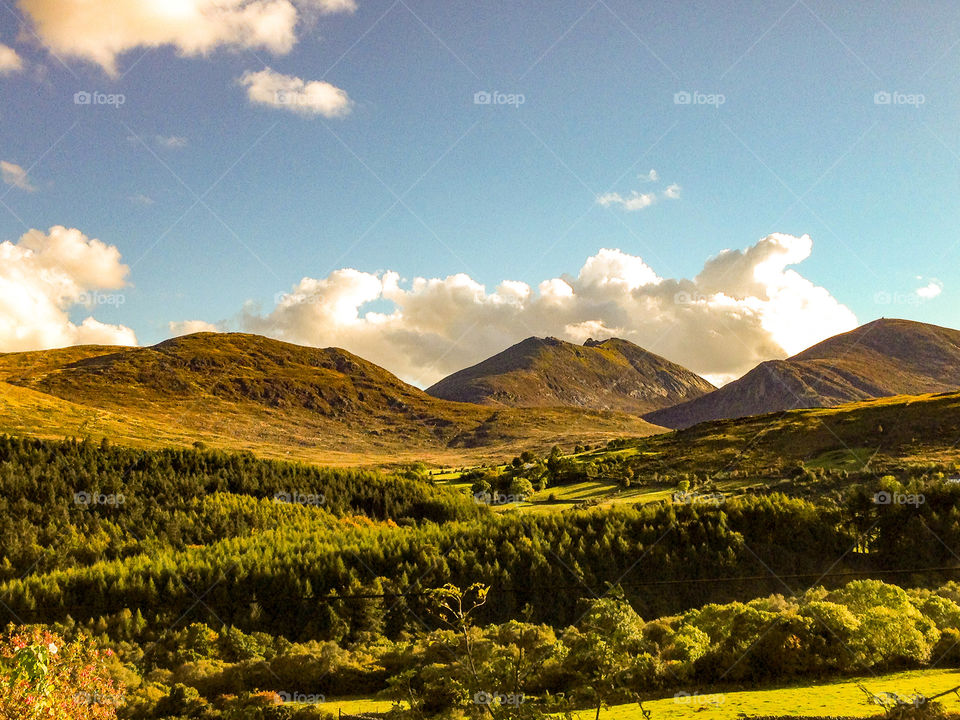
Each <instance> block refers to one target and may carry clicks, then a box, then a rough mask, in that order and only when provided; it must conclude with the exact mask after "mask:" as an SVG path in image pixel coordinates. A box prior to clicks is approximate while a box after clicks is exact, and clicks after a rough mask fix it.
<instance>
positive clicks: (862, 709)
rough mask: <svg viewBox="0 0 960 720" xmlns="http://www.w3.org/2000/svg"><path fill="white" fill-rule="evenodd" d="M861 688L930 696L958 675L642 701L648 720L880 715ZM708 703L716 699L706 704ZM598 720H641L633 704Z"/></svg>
mask: <svg viewBox="0 0 960 720" xmlns="http://www.w3.org/2000/svg"><path fill="white" fill-rule="evenodd" d="M858 682H860V683H863V684H864V685H865V686H866V687H867V688H868V689H869V690H870V691H871V692H873V693H880V692H896V693H899V694H901V695H909V694H912V693H914V692H917V691H919V692H922V693H924V694H925V695H934V694H936V693H938V692H942V691H944V690H949V689H950V688H953V687H956V686H957V685H960V672H958V671H957V670H914V671H909V672H899V673H894V674H891V675H884V676H879V677H862V678H848V679H844V680H834V681H828V682H823V683H816V684H812V685H811V684H806V685H795V686H791V687H781V688H772V689H769V690H747V691H742V692H727V693H721V694H711V693H703V694H702V695H701V697H700V698H694V697H689V698H686V700H687V702H682V701H680V700H681V699H678V698H675V697H674V696H670V697H665V698H661V699H658V700H652V701H650V702H644V704H643V707H644V709H646V710H649V711H650V712H651V713H652V715H651V720H688V719H689V718H691V717H696V718H698V719H699V720H737V717H738V715H739V714H740V713H745V714H746V715H747V716H748V717H750V716H764V715H794V716H802V715H807V716H813V717H818V716H838V715H839V716H850V717H871V716H877V715H882V711H881V709H880V708H879V707H878V706H876V705H870V704H868V703H867V702H866V695H864V693H863V692H862V691H861V690H860V689H859V688H858V687H857V683H858ZM710 698H716V699H719V700H721V702H720V703H719V704H717V705H712V704H709V702H706V701H708V700H709V699H710ZM941 702H943V705H944V708H945V709H946V710H948V711H960V700H958V699H957V697H956V696H947V697H945V698H942V699H941ZM574 716H575V717H578V718H581V719H582V720H593V717H594V713H593V711H587V710H582V711H578V712H576V713H574ZM600 718H601V720H644V719H643V714H642V713H641V712H640V706H639V705H637V704H636V703H631V704H626V705H615V706H612V707H610V708H605V709H603V710H602V711H601V712H600Z"/></svg>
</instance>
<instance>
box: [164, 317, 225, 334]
mask: <svg viewBox="0 0 960 720" xmlns="http://www.w3.org/2000/svg"><path fill="white" fill-rule="evenodd" d="M168 327H169V328H170V332H171V333H173V334H174V335H175V336H179V335H191V334H193V333H199V332H223V331H222V330H221V329H220V327H219V326H217V325H214V324H213V323H208V322H207V321H205V320H183V321H181V322H171V323H169V324H168Z"/></svg>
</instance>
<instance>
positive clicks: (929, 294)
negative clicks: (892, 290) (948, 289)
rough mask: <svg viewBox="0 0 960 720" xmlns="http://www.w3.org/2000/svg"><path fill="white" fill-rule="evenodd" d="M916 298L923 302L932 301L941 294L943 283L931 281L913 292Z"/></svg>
mask: <svg viewBox="0 0 960 720" xmlns="http://www.w3.org/2000/svg"><path fill="white" fill-rule="evenodd" d="M915 292H916V293H917V297H919V298H921V299H923V300H933V299H934V298H935V297H937V296H938V295H939V294H940V293H942V292H943V283H942V282H940V281H939V280H931V281H930V282H929V283H927V284H926V285H924V286H923V287H921V288H917V289H916V290H915Z"/></svg>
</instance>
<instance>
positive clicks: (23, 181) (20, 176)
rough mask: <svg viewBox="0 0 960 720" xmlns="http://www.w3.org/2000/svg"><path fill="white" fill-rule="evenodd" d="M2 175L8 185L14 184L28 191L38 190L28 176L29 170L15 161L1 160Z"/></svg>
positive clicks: (0, 175) (0, 169)
mask: <svg viewBox="0 0 960 720" xmlns="http://www.w3.org/2000/svg"><path fill="white" fill-rule="evenodd" d="M0 177H2V178H3V181H4V182H5V183H6V184H7V185H12V186H13V187H15V188H20V189H21V190H26V191H27V192H35V191H36V188H35V187H34V186H33V184H32V183H31V182H30V178H28V177H27V171H26V170H24V169H23V168H22V167H20V166H19V165H17V164H15V163H12V162H7V161H6V160H0Z"/></svg>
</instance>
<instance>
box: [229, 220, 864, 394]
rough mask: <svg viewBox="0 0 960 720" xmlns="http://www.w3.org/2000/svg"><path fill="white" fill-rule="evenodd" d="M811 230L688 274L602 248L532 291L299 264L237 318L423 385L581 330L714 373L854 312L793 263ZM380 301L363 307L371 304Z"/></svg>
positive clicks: (246, 326) (776, 353)
mask: <svg viewBox="0 0 960 720" xmlns="http://www.w3.org/2000/svg"><path fill="white" fill-rule="evenodd" d="M811 251H812V242H811V240H810V238H809V237H807V236H803V237H799V238H798V237H793V236H790V235H781V234H774V235H771V236H769V237H767V238H764V239H763V240H761V241H759V242H758V243H757V244H755V245H753V246H751V247H748V248H747V249H745V250H742V251H741V250H727V251H724V252H722V253H720V254H719V255H717V256H715V257H713V258H711V259H709V260H708V261H707V262H706V263H705V265H704V268H703V270H702V271H701V272H700V274H698V275H697V276H696V277H695V278H693V279H692V280H689V279H669V278H662V277H659V276H658V275H657V274H656V272H655V271H654V270H653V269H652V268H651V267H650V266H648V265H647V264H646V263H645V262H644V261H643V259H642V258H639V257H636V256H634V255H630V254H628V253H625V252H622V251H620V250H613V249H603V250H600V251H599V252H598V253H596V254H595V255H593V256H592V257H590V258H588V259H587V260H586V262H585V263H584V264H583V267H582V268H581V269H580V271H579V272H578V274H577V275H576V277H572V276H566V275H565V276H563V277H558V278H549V279H547V280H544V281H543V282H541V283H540V284H539V285H538V287H537V289H536V290H534V289H533V288H531V287H530V286H529V285H528V284H526V283H522V282H516V281H506V282H503V283H501V284H500V285H499V286H498V287H497V288H495V289H494V290H493V291H492V292H490V291H487V289H486V288H485V287H484V286H483V285H482V284H480V283H478V282H476V281H475V280H474V279H472V278H471V277H469V276H468V275H465V274H458V275H451V276H449V277H446V278H432V279H426V278H415V279H414V280H413V281H412V282H409V283H407V282H402V281H401V278H400V276H399V275H398V274H397V273H395V272H389V271H388V272H382V273H377V274H372V273H366V272H361V271H359V270H355V269H349V268H347V269H342V270H337V271H335V272H332V273H331V274H330V275H328V276H327V277H325V278H321V279H315V278H309V277H306V278H304V279H303V280H301V281H300V282H299V283H298V284H297V285H296V286H295V287H294V288H292V290H291V292H289V293H286V294H283V295H281V296H279V297H278V300H277V302H276V305H275V306H274V307H273V308H270V309H269V310H268V311H266V312H259V311H254V310H253V309H251V308H250V307H247V308H245V309H244V311H243V312H242V314H241V320H240V325H241V327H242V329H243V330H246V331H250V332H257V333H261V334H268V335H271V336H273V337H277V338H281V339H284V340H289V341H291V342H297V343H302V344H306V345H314V346H330V345H335V346H339V347H344V348H346V349H347V350H350V351H351V352H354V353H357V354H358V355H361V356H363V357H365V358H368V359H369V360H371V361H373V362H376V363H378V364H380V365H383V366H384V367H386V368H387V369H389V370H391V371H392V372H394V373H396V374H398V375H399V376H400V377H402V378H404V379H406V380H408V381H410V382H414V383H416V384H419V385H428V384H430V383H432V382H434V381H436V380H438V379H439V378H441V377H443V376H445V375H447V374H449V373H450V372H453V371H455V370H459V369H461V368H463V367H466V366H468V365H471V364H473V363H476V362H479V361H480V360H482V359H484V358H485V357H487V356H489V355H491V354H493V353H494V352H498V351H499V350H501V349H503V348H506V347H507V346H509V345H511V344H512V343H515V342H518V341H520V340H522V339H523V338H524V337H527V336H530V335H539V336H546V335H553V336H557V337H563V338H566V339H569V340H571V341H576V342H582V341H583V340H586V339H587V338H588V337H594V338H603V337H611V336H618V337H623V338H626V339H628V340H631V341H633V342H636V343H637V344H639V345H641V346H643V347H646V348H648V349H649V350H651V351H653V352H656V353H658V354H660V355H663V356H665V357H667V358H668V359H670V360H673V361H675V362H679V363H681V364H682V365H686V366H687V367H689V368H690V369H692V370H694V371H696V372H699V373H700V374H702V375H707V376H710V377H712V378H715V379H719V380H721V381H727V380H730V379H732V378H734V377H738V376H739V375H742V374H743V373H744V372H746V371H747V370H749V369H751V368H752V367H754V366H755V365H756V364H757V363H759V362H761V361H763V360H768V359H771V358H777V357H785V356H786V355H788V354H793V353H796V352H798V351H800V350H802V349H804V348H806V347H808V346H810V345H812V344H814V343H816V342H818V341H820V340H822V339H824V338H826V337H829V336H831V335H834V334H836V333H839V332H844V331H847V330H850V329H852V328H853V327H855V326H856V324H857V320H856V317H855V316H854V315H853V313H852V312H851V311H850V310H849V309H848V308H846V307H845V306H843V305H841V304H840V303H839V302H837V300H836V299H835V298H833V297H832V296H831V295H830V293H829V292H828V291H827V290H825V289H824V288H822V287H818V286H816V285H814V284H813V283H812V282H810V281H809V280H807V279H806V278H804V277H803V276H802V275H800V274H799V273H797V272H796V271H794V270H792V269H790V268H789V266H790V265H795V264H797V263H800V262H802V261H803V260H805V259H806V258H807V257H809V255H810V253H811ZM374 301H378V305H379V304H382V303H384V302H385V303H386V304H387V305H389V306H392V307H388V308H387V309H386V310H383V311H380V312H374V311H366V310H365V309H364V308H365V306H366V305H367V304H368V303H371V302H374Z"/></svg>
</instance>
